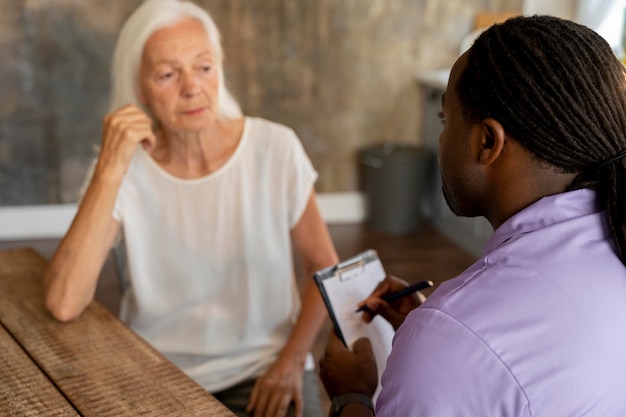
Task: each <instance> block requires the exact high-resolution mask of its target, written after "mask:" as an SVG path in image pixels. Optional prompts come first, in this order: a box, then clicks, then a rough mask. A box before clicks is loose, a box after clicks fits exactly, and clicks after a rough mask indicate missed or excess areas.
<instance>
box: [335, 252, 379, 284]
mask: <svg viewBox="0 0 626 417" xmlns="http://www.w3.org/2000/svg"><path fill="white" fill-rule="evenodd" d="M377 257H378V254H377V253H376V251H374V250H372V249H369V250H367V251H365V252H363V253H361V254H360V255H357V256H355V257H352V258H350V259H348V260H346V261H344V262H341V263H339V264H337V266H336V267H335V273H336V274H337V277H338V278H339V280H340V281H344V280H347V279H348V277H346V275H347V274H348V272H352V271H354V270H355V269H356V268H360V269H361V270H360V273H362V272H364V271H365V265H366V264H367V263H368V262H369V261H372V260H374V259H376V258H377ZM356 275H358V274H356Z"/></svg>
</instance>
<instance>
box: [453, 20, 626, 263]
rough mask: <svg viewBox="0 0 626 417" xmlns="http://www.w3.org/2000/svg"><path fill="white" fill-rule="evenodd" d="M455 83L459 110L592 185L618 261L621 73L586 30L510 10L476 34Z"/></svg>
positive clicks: (623, 205) (622, 225)
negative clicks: (495, 125) (494, 124)
mask: <svg viewBox="0 0 626 417" xmlns="http://www.w3.org/2000/svg"><path fill="white" fill-rule="evenodd" d="M467 58H468V61H467V67H466V69H465V71H464V72H463V73H462V74H461V76H460V78H459V80H458V83H457V93H458V95H459V98H460V100H461V103H462V105H463V108H464V113H465V116H466V117H468V118H469V119H470V120H471V121H474V122H476V121H480V120H482V119H484V118H486V117H492V118H494V119H496V120H498V121H499V122H500V123H501V124H502V126H503V127H504V129H505V130H506V131H507V133H508V134H510V135H511V136H512V137H513V138H515V139H516V140H517V141H519V142H520V143H521V144H522V145H523V146H524V147H526V148H527V149H528V150H529V151H530V152H532V153H533V154H534V155H535V156H536V157H537V158H539V159H540V160H543V161H544V162H546V163H548V164H550V165H551V166H553V167H555V169H558V170H560V171H562V172H567V173H579V174H578V176H577V177H576V179H575V180H574V181H573V183H572V184H571V186H570V189H572V190H573V189H578V188H594V189H596V190H597V191H598V195H599V198H600V201H601V203H602V204H603V205H604V207H605V208H606V210H607V218H608V226H609V230H610V231H611V234H612V236H613V238H614V239H615V243H616V245H617V250H618V254H619V257H620V259H621V260H622V263H624V264H625V265H626V197H625V192H626V157H624V158H621V159H618V160H615V161H613V162H611V163H609V164H606V166H603V167H602V168H600V169H598V167H599V166H600V165H601V164H602V163H603V162H604V161H607V160H608V159H610V158H612V157H614V156H615V155H617V154H619V153H620V152H621V151H623V150H625V149H626V91H625V89H626V82H625V79H626V78H625V77H626V73H625V70H624V66H623V65H622V64H621V63H620V62H619V60H618V59H617V58H616V57H615V55H614V54H613V51H612V50H611V48H610V46H609V45H608V44H607V43H606V42H605V41H604V40H603V39H602V38H601V37H600V36H599V35H598V34H597V33H595V32H594V31H592V30H591V29H589V28H587V27H585V26H582V25H579V24H577V23H574V22H571V21H567V20H563V19H559V18H556V17H552V16H532V17H517V18H512V19H509V20H507V21H506V22H504V23H502V24H499V25H494V26H492V27H491V28H489V29H488V30H486V31H485V32H483V33H482V34H481V36H479V37H478V39H476V41H475V42H474V45H473V46H472V48H471V49H470V51H469V53H468V57H467Z"/></svg>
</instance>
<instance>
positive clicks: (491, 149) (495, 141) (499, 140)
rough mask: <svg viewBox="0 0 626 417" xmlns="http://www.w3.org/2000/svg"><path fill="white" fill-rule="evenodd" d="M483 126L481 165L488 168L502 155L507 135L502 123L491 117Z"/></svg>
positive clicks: (485, 120) (483, 122)
mask: <svg viewBox="0 0 626 417" xmlns="http://www.w3.org/2000/svg"><path fill="white" fill-rule="evenodd" d="M481 126H482V131H483V137H482V142H481V150H480V163H481V164H483V165H485V166H486V165H490V164H492V163H493V162H494V161H495V160H496V159H498V157H500V155H501V154H502V150H503V149H504V142H505V140H506V133H505V131H504V128H503V127H502V125H501V124H500V122H498V121H497V120H495V119H492V118H491V117H488V118H486V119H484V120H483V121H482V124H481Z"/></svg>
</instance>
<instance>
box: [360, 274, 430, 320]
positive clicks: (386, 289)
mask: <svg viewBox="0 0 626 417" xmlns="http://www.w3.org/2000/svg"><path fill="white" fill-rule="evenodd" d="M408 286H409V284H408V283H407V282H406V281H404V280H401V279H400V278H396V277H394V276H391V275H388V276H387V277H386V278H385V279H384V280H382V281H381V282H380V283H379V284H378V286H377V287H376V288H375V289H374V291H373V292H372V293H371V294H370V295H369V297H367V298H366V299H365V300H363V301H361V302H360V303H359V304H358V307H361V306H364V305H365V306H367V308H368V309H369V311H368V310H365V311H364V312H363V316H362V317H363V320H365V322H366V323H369V322H371V321H372V319H374V317H375V316H376V315H377V314H380V315H381V316H382V317H383V318H384V319H385V320H387V321H388V322H389V323H391V325H392V326H393V328H394V329H395V330H398V327H400V325H401V324H402V323H403V322H404V319H405V318H406V316H407V315H408V314H409V313H410V312H411V311H412V310H414V309H416V308H417V307H419V306H420V305H422V303H423V302H424V300H425V299H426V298H425V297H424V295H423V294H421V293H419V292H417V293H415V294H411V295H407V296H406V297H400V298H399V299H397V300H395V301H393V302H392V303H391V304H389V303H387V302H386V301H384V300H383V299H382V297H383V296H385V295H389V294H393V293H396V292H398V291H402V290H403V289H405V288H406V287H408Z"/></svg>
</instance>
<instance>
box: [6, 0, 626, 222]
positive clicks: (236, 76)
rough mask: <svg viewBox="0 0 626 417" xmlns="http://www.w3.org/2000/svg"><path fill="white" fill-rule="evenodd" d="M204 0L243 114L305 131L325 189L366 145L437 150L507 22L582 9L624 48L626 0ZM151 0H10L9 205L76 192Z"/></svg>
mask: <svg viewBox="0 0 626 417" xmlns="http://www.w3.org/2000/svg"><path fill="white" fill-rule="evenodd" d="M194 1H195V2H196V3H197V4H199V5H201V6H202V7H204V8H206V9H207V10H208V11H209V12H210V13H211V14H212V15H213V17H214V19H215V21H216V23H217V25H218V26H219V28H220V30H221V32H222V35H223V45H224V50H225V56H226V58H225V59H226V60H225V73H226V82H227V85H228V86H229V88H230V90H231V91H232V92H233V94H234V95H235V96H236V97H237V99H238V100H239V102H240V104H241V106H242V108H243V110H244V113H245V114H247V115H251V116H260V117H265V118H268V119H270V120H274V121H277V122H280V123H283V124H286V125H288V126H290V127H292V128H293V129H294V130H295V131H296V132H297V134H298V135H299V137H300V139H301V140H302V142H303V144H304V147H305V149H306V151H307V153H308V154H309V156H310V158H311V160H312V161H313V164H314V166H315V168H316V169H317V170H318V172H319V174H320V176H319V180H318V182H317V184H316V187H317V192H318V193H320V196H321V198H323V197H324V195H342V194H347V195H350V193H357V195H358V193H359V192H360V191H361V190H362V184H361V181H360V174H359V164H360V161H359V150H361V149H363V148H364V147H366V146H369V145H374V144H381V143H394V144H398V143H399V144H407V145H411V146H422V145H424V146H428V147H429V149H430V150H431V151H432V152H431V153H432V154H433V155H434V153H435V152H436V142H437V136H438V131H439V129H440V127H439V125H438V121H437V120H436V112H437V111H438V109H437V107H438V106H439V98H440V94H441V92H442V91H443V88H445V83H446V81H447V71H448V70H449V68H450V66H451V65H452V64H453V62H454V61H455V60H456V58H457V57H458V56H459V54H460V52H461V51H462V50H463V49H464V48H466V47H468V46H469V45H471V41H472V40H473V38H474V37H475V36H476V34H478V33H479V32H480V30H482V29H483V27H484V26H488V25H490V24H491V23H493V22H494V21H499V20H501V19H503V18H505V17H508V16H510V15H514V14H520V13H527V14H529V13H535V12H539V13H549V14H556V15H560V16H563V17H567V18H572V19H576V20H579V21H581V22H582V23H585V24H589V25H590V26H592V27H594V28H596V29H597V30H599V29H600V27H603V29H602V31H604V32H603V33H607V36H606V37H607V39H610V42H611V44H612V46H613V47H614V49H615V51H616V54H618V55H620V54H623V53H622V48H621V44H622V33H623V18H624V0H552V1H545V0H543V1H538V0H445V1H441V0H194ZM140 3H141V0H89V1H87V0H2V1H1V2H0V92H1V95H0V208H2V207H16V206H17V207H21V206H33V205H35V206H38V205H57V204H74V203H75V202H76V200H77V195H78V190H79V188H80V186H81V184H82V182H83V178H84V176H85V172H86V170H87V167H88V166H89V163H90V161H91V160H92V158H93V157H94V156H95V151H94V146H95V145H97V144H98V143H99V142H100V133H101V120H102V117H103V116H104V115H105V112H106V109H107V105H108V103H107V101H108V90H109V69H110V62H111V55H112V51H113V48H114V45H115V41H116V39H117V35H118V32H119V30H120V28H121V25H122V24H123V22H124V20H125V19H126V18H127V17H128V15H129V14H130V13H131V12H132V11H133V10H134V9H135V8H136V7H137V6H138V5H139V4H140ZM428 175H431V176H432V175H435V174H433V173H432V172H429V173H428ZM428 181H429V182H432V181H433V180H432V179H428ZM433 187H436V185H434V186H433ZM436 192H438V191H436ZM346 218H349V217H346ZM356 218H357V220H358V216H357V217H356ZM353 219H354V217H353Z"/></svg>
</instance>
